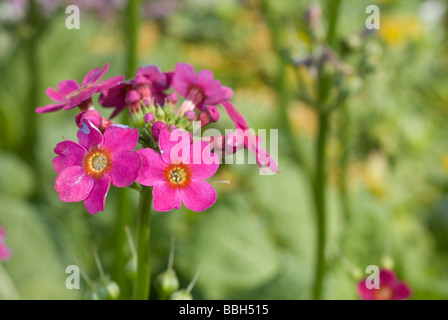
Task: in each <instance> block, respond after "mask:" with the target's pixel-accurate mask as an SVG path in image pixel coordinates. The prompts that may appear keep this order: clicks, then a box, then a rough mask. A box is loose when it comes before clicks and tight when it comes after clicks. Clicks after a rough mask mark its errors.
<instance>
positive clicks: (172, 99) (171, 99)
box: [165, 92, 179, 104]
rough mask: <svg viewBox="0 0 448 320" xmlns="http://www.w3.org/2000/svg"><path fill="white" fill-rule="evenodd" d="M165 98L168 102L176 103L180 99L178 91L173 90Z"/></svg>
mask: <svg viewBox="0 0 448 320" xmlns="http://www.w3.org/2000/svg"><path fill="white" fill-rule="evenodd" d="M165 100H166V102H168V103H172V104H176V103H177V101H179V99H178V97H177V93H176V92H171V93H170V94H169V95H167V96H166V98H165Z"/></svg>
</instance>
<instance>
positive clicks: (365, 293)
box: [358, 279, 377, 300]
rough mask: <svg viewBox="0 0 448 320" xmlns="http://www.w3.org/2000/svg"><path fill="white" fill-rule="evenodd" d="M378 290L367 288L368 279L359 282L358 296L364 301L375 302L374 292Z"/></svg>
mask: <svg viewBox="0 0 448 320" xmlns="http://www.w3.org/2000/svg"><path fill="white" fill-rule="evenodd" d="M375 290H377V289H368V288H367V286H366V279H363V280H361V281H359V282H358V294H359V295H360V297H361V299H362V300H375V296H374V292H375Z"/></svg>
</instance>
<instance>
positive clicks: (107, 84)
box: [95, 76, 124, 92]
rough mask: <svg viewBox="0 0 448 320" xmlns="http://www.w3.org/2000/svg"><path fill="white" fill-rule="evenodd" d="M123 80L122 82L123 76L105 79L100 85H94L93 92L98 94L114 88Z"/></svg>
mask: <svg viewBox="0 0 448 320" xmlns="http://www.w3.org/2000/svg"><path fill="white" fill-rule="evenodd" d="M123 80H124V76H116V77H112V78H109V79H106V80H104V81H101V82H100V83H98V84H96V85H95V88H96V89H95V91H96V92H100V91H104V90H108V89H110V88H113V87H115V86H116V85H118V84H119V83H120V82H121V81H123Z"/></svg>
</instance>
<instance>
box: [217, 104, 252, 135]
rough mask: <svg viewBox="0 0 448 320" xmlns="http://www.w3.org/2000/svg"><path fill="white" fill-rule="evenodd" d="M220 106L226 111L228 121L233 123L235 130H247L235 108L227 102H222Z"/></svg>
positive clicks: (244, 120)
mask: <svg viewBox="0 0 448 320" xmlns="http://www.w3.org/2000/svg"><path fill="white" fill-rule="evenodd" d="M221 104H222V105H223V106H224V108H225V109H226V111H227V113H228V115H229V117H230V119H232V121H233V122H234V123H235V127H236V128H237V129H242V130H247V129H249V126H248V125H247V123H246V119H244V117H243V116H242V115H241V113H239V111H238V110H237V109H236V108H235V106H234V105H233V104H232V103H230V102H229V101H223V102H221Z"/></svg>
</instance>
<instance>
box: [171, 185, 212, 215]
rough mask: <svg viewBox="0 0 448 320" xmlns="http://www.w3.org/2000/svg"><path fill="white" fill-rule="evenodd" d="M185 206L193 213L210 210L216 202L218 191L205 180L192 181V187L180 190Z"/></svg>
mask: <svg viewBox="0 0 448 320" xmlns="http://www.w3.org/2000/svg"><path fill="white" fill-rule="evenodd" d="M180 195H181V199H182V202H183V203H184V205H185V206H186V207H187V208H188V209H190V210H193V211H196V212H200V211H204V210H206V209H208V208H210V207H211V206H212V205H213V204H214V203H215V201H216V191H215V189H214V188H213V187H212V185H211V184H209V183H208V182H206V181H204V180H196V179H192V180H191V183H190V185H189V186H188V187H187V188H185V189H180Z"/></svg>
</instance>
